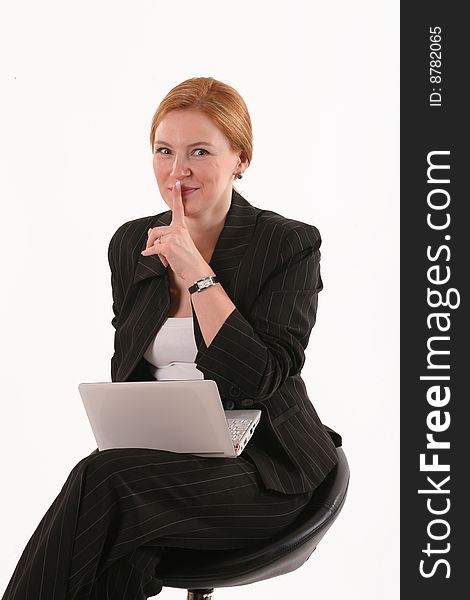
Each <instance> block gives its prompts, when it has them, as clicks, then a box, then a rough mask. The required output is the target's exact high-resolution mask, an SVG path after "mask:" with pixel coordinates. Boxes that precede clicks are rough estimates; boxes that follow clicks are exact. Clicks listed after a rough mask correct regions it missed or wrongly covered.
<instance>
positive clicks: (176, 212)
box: [171, 181, 184, 225]
mask: <svg viewBox="0 0 470 600" xmlns="http://www.w3.org/2000/svg"><path fill="white" fill-rule="evenodd" d="M171 224H172V225H183V224H184V206H183V198H182V195H181V184H180V182H179V181H177V182H176V184H175V185H174V186H173V208H172V214H171Z"/></svg>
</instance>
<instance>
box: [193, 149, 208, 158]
mask: <svg viewBox="0 0 470 600" xmlns="http://www.w3.org/2000/svg"><path fill="white" fill-rule="evenodd" d="M194 152H205V154H196V156H206V154H209V152H208V151H207V150H204V148H196V150H194Z"/></svg>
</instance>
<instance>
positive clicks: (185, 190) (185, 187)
mask: <svg viewBox="0 0 470 600" xmlns="http://www.w3.org/2000/svg"><path fill="white" fill-rule="evenodd" d="M174 189H175V188H174V186H173V187H172V188H169V190H170V191H171V192H172V191H173V190H174ZM198 189H199V188H197V187H189V186H183V187H182V188H181V192H182V193H183V194H184V193H185V192H194V190H198Z"/></svg>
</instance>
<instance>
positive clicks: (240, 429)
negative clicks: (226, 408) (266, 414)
mask: <svg viewBox="0 0 470 600" xmlns="http://www.w3.org/2000/svg"><path fill="white" fill-rule="evenodd" d="M252 422H253V419H227V425H228V430H229V431H230V435H231V436H232V441H233V442H234V443H236V442H239V441H240V440H241V439H242V437H243V435H244V434H245V433H246V431H247V429H248V428H249V427H250V425H251V423H252Z"/></svg>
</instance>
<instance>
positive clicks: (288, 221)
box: [257, 209, 321, 246]
mask: <svg viewBox="0 0 470 600" xmlns="http://www.w3.org/2000/svg"><path fill="white" fill-rule="evenodd" d="M264 232H266V233H268V235H271V236H277V237H278V238H279V239H280V240H284V239H285V238H287V237H289V239H292V238H296V237H298V236H301V237H302V238H303V239H305V240H306V241H307V242H309V243H311V245H312V246H319V245H320V243H321V235H320V231H319V230H318V228H317V227H316V226H315V225H312V224H310V223H306V222H304V221H301V220H299V219H293V218H290V217H286V216H284V215H281V214H280V213H278V212H275V211H273V210H267V209H266V210H265V209H263V210H262V211H261V212H260V214H259V216H258V222H257V234H262V233H264Z"/></svg>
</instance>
